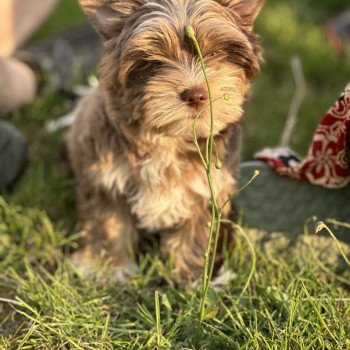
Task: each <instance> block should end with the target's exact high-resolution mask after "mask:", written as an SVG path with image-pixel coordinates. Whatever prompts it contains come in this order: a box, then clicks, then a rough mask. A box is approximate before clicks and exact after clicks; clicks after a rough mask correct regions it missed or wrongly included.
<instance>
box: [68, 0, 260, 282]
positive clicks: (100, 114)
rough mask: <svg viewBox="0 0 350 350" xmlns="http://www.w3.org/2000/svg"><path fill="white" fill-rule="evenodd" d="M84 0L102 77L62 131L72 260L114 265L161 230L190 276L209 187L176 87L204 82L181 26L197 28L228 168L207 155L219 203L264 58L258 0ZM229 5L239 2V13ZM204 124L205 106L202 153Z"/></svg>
mask: <svg viewBox="0 0 350 350" xmlns="http://www.w3.org/2000/svg"><path fill="white" fill-rule="evenodd" d="M233 2H235V4H236V5H237V3H247V4H245V6H243V7H242V6H238V7H235V6H233V5H234V4H233ZM80 3H81V5H82V7H83V9H84V10H85V11H86V13H87V15H88V17H89V18H90V20H91V21H92V23H93V24H94V25H95V26H96V28H97V29H98V31H99V32H100V33H101V34H102V36H103V38H104V43H105V47H106V54H105V57H104V59H103V62H102V67H101V80H100V85H99V86H98V87H97V88H96V89H95V90H94V91H93V92H92V93H91V94H90V95H89V96H87V97H86V98H85V99H84V100H82V101H81V103H80V106H79V113H78V117H77V119H76V121H75V123H74V125H73V126H72V128H71V130H70V131H69V134H68V138H67V140H68V142H67V145H68V150H69V158H70V161H71V165H72V168H73V170H74V174H75V176H76V179H77V193H78V206H79V210H80V215H81V217H82V219H83V222H84V229H83V232H84V234H85V246H84V247H83V248H82V250H81V251H78V252H77V253H76V255H75V260H76V261H77V262H79V261H80V262H81V263H82V264H83V265H84V264H88V262H91V260H92V258H93V256H95V255H96V254H99V252H100V251H101V250H103V249H106V251H107V254H108V256H110V257H111V258H112V260H113V261H114V262H115V264H116V265H119V266H120V265H122V266H126V265H128V264H129V263H130V260H129V259H128V256H127V252H128V249H130V247H134V246H135V244H136V242H137V234H138V232H142V231H144V230H146V231H150V232H153V231H160V233H161V237H162V242H163V251H165V252H168V253H170V254H172V255H174V257H175V262H176V266H177V269H178V272H179V275H180V277H181V278H185V279H192V278H195V277H197V276H198V275H199V273H200V271H201V268H202V266H203V252H204V249H205V247H206V245H207V236H208V229H207V221H208V220H209V219H210V213H209V210H208V202H209V198H210V192H209V188H208V185H207V180H206V174H205V171H204V168H203V165H202V164H201V161H200V158H199V156H198V154H197V150H196V148H195V146H194V143H193V135H192V125H193V121H194V118H195V116H196V114H197V113H198V110H197V109H196V108H193V107H190V106H189V105H188V104H187V103H185V102H184V101H183V100H181V98H180V95H181V93H182V92H183V91H184V90H186V89H193V88H204V89H205V88H206V85H205V80H204V75H203V72H202V70H201V67H200V63H199V60H198V57H197V55H196V53H195V50H194V48H193V44H192V43H191V42H190V40H189V39H188V38H187V37H186V35H185V26H187V25H189V24H190V25H192V26H193V28H194V30H195V32H196V36H197V38H198V41H199V44H200V46H201V48H202V50H203V55H204V59H205V64H206V68H207V73H208V77H209V83H210V86H211V89H212V95H213V100H214V113H215V138H216V143H217V150H218V154H219V158H220V160H221V161H222V162H223V164H224V166H223V168H222V169H221V170H217V169H215V167H214V163H213V166H212V176H213V186H214V189H215V192H216V193H217V196H218V201H219V202H220V203H221V204H223V203H224V202H225V201H226V199H227V198H228V196H229V195H230V194H231V193H232V192H233V191H234V189H235V179H236V178H237V175H238V174H237V173H238V170H237V167H238V162H239V145H240V126H239V121H240V119H241V116H242V114H243V103H244V100H245V98H246V96H247V94H248V92H249V86H250V80H251V78H252V77H253V75H254V74H255V73H256V72H257V71H258V70H259V61H260V55H261V51H260V47H259V45H258V38H257V37H256V36H255V35H254V34H252V32H251V31H250V30H249V29H247V25H246V23H248V22H249V21H248V20H247V18H248V17H249V8H251V14H250V16H251V23H252V21H253V19H254V18H255V16H256V14H257V12H258V10H259V9H260V7H261V6H260V5H261V3H262V2H261V1H259V0H255V1H253V0H250V1H249V0H241V1H238V0H235V1H233V0H232V1H231V2H230V1H214V0H179V1H175V0H154V1H151V0H149V1H147V0H138V1H136V0H135V1H132V0H129V1H117V0H80ZM248 3H249V4H250V5H249V4H248ZM241 5H242V4H241ZM258 5H259V6H258ZM235 8H236V9H239V8H244V14H243V12H242V13H241V14H240V13H239V12H237V11H236V10H235ZM243 17H244V18H245V23H243V20H242V18H243ZM224 95H225V96H228V98H223V96H224ZM209 125H210V113H209V108H208V103H207V104H206V106H205V108H204V109H203V111H202V112H201V115H200V117H199V118H198V121H197V127H196V132H197V135H198V137H199V140H200V144H201V148H202V150H203V151H204V147H205V140H204V139H205V138H206V137H207V136H208V135H209V131H210V127H209ZM214 161H215V160H214ZM228 212H229V207H228V208H227V212H226V214H228Z"/></svg>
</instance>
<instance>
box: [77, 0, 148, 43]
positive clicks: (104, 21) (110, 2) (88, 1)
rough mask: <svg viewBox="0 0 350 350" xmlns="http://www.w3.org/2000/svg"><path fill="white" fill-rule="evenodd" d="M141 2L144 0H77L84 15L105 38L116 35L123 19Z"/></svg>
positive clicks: (120, 28) (121, 26)
mask: <svg viewBox="0 0 350 350" xmlns="http://www.w3.org/2000/svg"><path fill="white" fill-rule="evenodd" d="M143 3H144V0H79V4H80V6H81V8H82V9H83V11H84V12H85V14H86V16H87V17H88V19H89V20H90V22H91V23H92V24H93V26H94V27H95V28H96V30H97V31H98V32H99V33H100V35H101V36H102V38H103V39H105V40H108V39H111V38H115V37H117V36H118V35H119V34H120V32H121V30H122V28H123V24H124V21H125V19H126V18H127V17H128V16H130V15H131V14H132V13H133V12H134V11H135V10H136V9H137V8H138V7H139V6H141V5H142V4H143Z"/></svg>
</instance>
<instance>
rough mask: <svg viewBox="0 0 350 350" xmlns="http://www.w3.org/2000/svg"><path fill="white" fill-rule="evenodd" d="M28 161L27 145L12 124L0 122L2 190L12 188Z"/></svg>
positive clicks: (0, 184) (0, 181)
mask: <svg viewBox="0 0 350 350" xmlns="http://www.w3.org/2000/svg"><path fill="white" fill-rule="evenodd" d="M27 160H28V148H27V143H26V141H25V140H24V137H23V136H22V134H21V133H20V132H19V131H18V130H17V129H15V128H14V127H13V126H12V125H11V124H9V123H7V122H5V121H0V189H7V188H9V187H10V186H12V185H13V184H14V183H15V182H16V181H17V180H18V179H19V177H20V176H21V174H22V173H23V171H24V169H25V166H26V164H27Z"/></svg>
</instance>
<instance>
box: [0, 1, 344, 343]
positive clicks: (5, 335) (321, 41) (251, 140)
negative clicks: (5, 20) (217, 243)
mask: <svg viewBox="0 0 350 350" xmlns="http://www.w3.org/2000/svg"><path fill="white" fill-rule="evenodd" d="M345 7H346V4H345V1H344V0H323V1H322V2H320V1H316V0H289V1H287V0H286V1H281V0H268V1H267V5H266V7H265V8H264V9H263V11H262V13H261V16H260V18H259V19H258V22H257V24H256V31H257V32H259V33H260V34H261V36H262V38H263V46H264V49H265V63H264V65H263V67H262V73H261V75H260V76H259V77H258V78H257V80H256V83H255V84H254V88H253V94H252V96H251V99H250V101H249V102H248V104H247V113H246V116H245V119H244V130H245V141H244V150H243V154H244V159H251V158H252V156H253V153H254V152H255V151H257V150H259V149H261V148H262V147H265V146H274V145H277V144H278V142H279V138H280V135H281V132H282V130H283V126H284V123H285V120H286V116H287V114H288V108H289V104H290V102H291V100H292V96H293V93H294V88H295V87H294V81H293V76H292V72H291V68H290V63H289V62H290V58H291V57H292V56H294V55H297V56H299V57H300V59H301V62H302V65H303V70H304V74H305V79H306V81H307V94H306V97H305V99H304V101H303V104H302V106H301V109H300V111H299V114H298V124H297V127H296V131H295V133H294V134H293V137H292V140H291V146H292V147H293V148H295V149H296V150H297V151H299V152H300V153H302V154H304V153H305V152H306V150H307V147H308V143H309V142H310V139H311V137H312V134H313V132H314V129H315V127H316V126H317V123H318V121H319V119H320V118H321V116H322V115H323V114H324V112H325V111H326V110H327V109H328V108H329V107H330V106H331V105H332V104H333V102H334V101H335V99H336V98H337V97H338V94H339V92H340V91H341V90H342V89H343V88H344V87H345V85H346V83H347V80H348V79H349V77H350V56H349V54H347V53H345V54H344V55H343V56H338V55H337V54H336V53H335V52H334V51H333V50H332V49H331V48H330V47H329V45H328V43H327V41H326V40H325V36H324V25H325V23H326V22H327V20H328V19H329V18H331V17H332V16H334V15H336V14H337V13H338V12H339V11H341V10H342V9H344V8H345ZM81 19H82V15H81V13H80V11H79V9H78V7H77V6H76V4H75V1H72V0H63V1H62V3H61V5H60V7H58V8H57V10H56V12H55V13H54V14H53V16H52V17H51V18H50V19H49V21H48V22H47V23H46V24H45V25H44V27H43V28H42V29H41V30H40V32H39V33H37V35H36V36H35V38H34V40H42V39H44V38H47V37H49V36H51V35H55V34H57V33H58V32H59V31H60V30H63V29H65V28H66V27H67V26H69V25H71V24H74V23H77V22H79V21H80V20H81ZM77 79H81V77H78V78H77ZM267 101H268V102H267ZM71 108H72V102H70V101H69V100H67V99H66V98H65V97H63V96H61V95H59V94H57V93H56V92H55V91H53V90H52V88H50V76H49V73H47V74H45V78H44V84H43V86H42V88H41V90H40V94H39V96H38V98H37V100H36V101H35V103H34V104H33V105H32V106H30V107H26V108H23V109H21V110H19V111H17V112H15V113H13V114H12V115H11V116H9V118H10V120H11V122H13V123H14V124H15V125H16V126H18V127H19V128H20V129H21V130H22V131H23V132H24V134H25V135H26V137H27V139H28V141H29V145H30V164H29V167H28V169H27V171H26V173H25V174H24V176H23V178H22V179H21V181H20V182H19V183H18V185H17V186H16V187H15V188H14V190H13V191H11V192H8V193H2V196H1V197H0V349H1V350H2V349H4V350H5V349H94V350H95V349H98V350H99V349H176V350H177V349H178V350H180V349H184V350H185V349H196V350H217V349H220V350H221V349H223V350H224V349H262V350H265V349H274V350H279V349H284V350H290V349H293V350H294V349H296V350H297V349H300V350H306V349H317V350H318V349H327V350H328V349H344V350H346V349H350V267H349V265H347V263H346V261H345V259H344V258H343V257H342V255H341V250H339V247H338V245H337V244H336V242H335V241H334V240H333V239H332V238H326V237H319V236H316V235H315V234H314V233H313V232H310V235H305V236H301V237H300V238H298V239H297V240H293V239H290V238H288V237H286V236H283V235H281V234H278V233H273V234H266V233H263V232H258V231H256V230H253V229H249V228H245V230H244V232H245V233H246V235H242V234H239V232H240V231H238V233H237V244H236V246H235V248H234V249H233V251H230V252H227V253H226V254H225V266H227V267H229V268H230V270H232V271H233V275H232V280H231V281H230V282H229V283H228V284H227V285H225V287H224V288H222V289H216V288H214V287H211V288H209V292H208V295H207V298H206V312H205V317H204V320H203V321H202V322H199V318H198V310H199V305H200V298H201V293H200V288H198V287H196V286H192V287H186V288H184V287H182V286H179V285H177V284H176V282H175V279H174V278H173V265H172V262H171V261H164V260H162V259H161V258H160V257H159V256H158V254H157V252H156V251H152V250H151V251H150V252H148V253H144V255H142V256H140V257H139V271H138V272H137V273H136V274H135V275H134V276H133V277H132V278H130V279H129V280H128V281H125V282H123V283H116V282H115V281H114V280H113V279H112V278H111V275H110V272H109V270H108V262H106V263H105V264H104V265H101V266H100V267H99V268H98V269H97V271H96V273H95V274H93V275H92V276H90V277H89V278H83V276H81V275H80V273H79V272H78V271H76V270H75V269H74V267H72V266H71V264H70V262H69V258H68V257H69V251H71V249H74V248H75V247H76V245H77V243H76V238H77V232H78V231H79V221H78V220H77V217H76V214H75V203H74V186H73V183H72V180H70V179H69V178H68V176H67V174H66V171H65V168H64V166H63V164H62V162H61V158H60V139H61V135H62V134H61V133H60V132H57V133H55V134H48V133H47V132H46V129H45V125H46V123H47V121H48V120H51V119H54V118H57V117H58V116H60V115H62V114H64V113H66V112H68V111H69V110H70V109H71ZM267 126H268V127H267ZM349 234H350V232H349ZM250 244H252V246H251V245H250ZM342 247H343V251H344V252H345V254H349V253H350V249H349V247H348V246H345V245H342ZM156 292H159V294H158V293H156ZM158 301H159V307H158V305H157V304H158Z"/></svg>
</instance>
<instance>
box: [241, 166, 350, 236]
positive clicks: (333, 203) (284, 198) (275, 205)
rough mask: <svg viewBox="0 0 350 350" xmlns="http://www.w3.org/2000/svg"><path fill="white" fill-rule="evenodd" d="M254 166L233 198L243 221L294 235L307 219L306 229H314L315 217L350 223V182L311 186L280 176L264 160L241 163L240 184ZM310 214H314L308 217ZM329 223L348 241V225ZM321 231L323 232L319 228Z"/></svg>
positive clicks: (299, 231)
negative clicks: (329, 186) (337, 185)
mask: <svg viewBox="0 0 350 350" xmlns="http://www.w3.org/2000/svg"><path fill="white" fill-rule="evenodd" d="M255 170H259V172H260V174H259V176H257V177H256V178H255V180H254V181H253V182H252V183H251V184H250V185H249V186H248V187H247V188H245V189H244V190H243V191H242V192H241V193H240V194H239V195H238V196H237V197H236V198H235V199H234V204H235V206H236V208H237V209H238V211H239V212H241V213H242V215H243V223H244V225H246V226H248V227H250V228H257V229H260V230H264V231H268V232H284V233H289V234H292V235H297V234H301V233H303V232H304V224H305V222H307V221H308V225H307V227H308V230H309V232H310V233H314V232H315V227H316V225H317V223H318V222H319V221H325V222H326V220H327V219H336V220H338V221H342V222H347V223H350V185H347V186H346V187H345V188H341V189H327V188H324V187H321V186H314V185H311V184H309V183H307V182H303V181H297V180H293V179H290V178H286V177H282V176H280V175H278V174H277V173H276V172H275V171H273V170H271V169H270V168H269V167H268V166H267V165H266V164H264V163H262V162H259V161H252V162H246V163H243V164H242V165H241V179H240V186H241V187H242V186H243V185H244V184H246V183H247V182H249V180H250V179H251V178H252V175H253V174H254V171H255ZM313 216H315V217H316V218H314V219H312V220H311V218H312V217H313ZM326 224H327V222H326ZM329 227H330V228H331V229H332V231H333V233H334V234H335V235H336V236H337V237H338V238H339V239H341V240H343V241H345V242H348V243H350V229H349V228H342V227H337V226H336V225H333V224H330V223H329ZM322 234H327V233H326V231H324V230H323V232H322Z"/></svg>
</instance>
